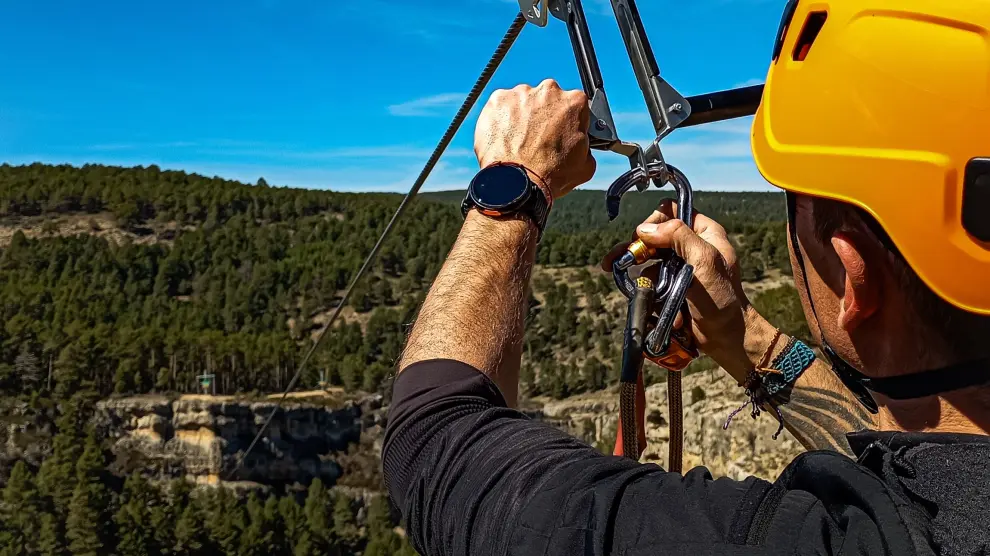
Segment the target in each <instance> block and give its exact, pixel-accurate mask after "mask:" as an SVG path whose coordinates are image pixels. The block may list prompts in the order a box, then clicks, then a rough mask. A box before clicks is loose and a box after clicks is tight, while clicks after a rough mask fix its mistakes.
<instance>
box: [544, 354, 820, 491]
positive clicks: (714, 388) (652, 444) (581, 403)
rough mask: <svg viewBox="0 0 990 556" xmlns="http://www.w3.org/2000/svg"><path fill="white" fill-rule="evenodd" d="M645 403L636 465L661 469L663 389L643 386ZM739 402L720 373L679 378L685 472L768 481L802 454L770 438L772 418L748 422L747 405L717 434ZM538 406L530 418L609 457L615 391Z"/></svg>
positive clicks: (738, 392) (785, 437) (790, 441)
mask: <svg viewBox="0 0 990 556" xmlns="http://www.w3.org/2000/svg"><path fill="white" fill-rule="evenodd" d="M646 399H647V423H646V429H647V430H646V433H647V449H646V451H645V452H644V453H643V457H642V458H641V461H644V462H653V463H657V464H659V465H661V466H663V467H665V468H666V467H667V449H668V440H669V432H668V429H667V423H668V419H669V415H668V413H667V385H666V384H655V385H653V386H651V387H649V388H647V390H646ZM744 401H746V398H745V395H744V392H743V390H742V388H740V387H739V386H737V385H736V382H735V380H733V379H732V378H730V377H729V376H728V375H727V374H726V373H724V372H722V371H713V372H710V373H708V372H706V373H698V374H694V375H690V376H686V377H684V380H683V404H684V470H685V471H686V470H689V469H691V468H693V467H696V466H699V465H701V466H705V467H707V468H708V469H709V471H710V472H711V473H712V475H713V476H715V477H723V476H724V477H730V478H733V479H743V478H745V477H747V476H750V475H756V476H758V477H762V478H765V479H769V480H772V479H775V478H776V477H777V475H778V474H779V473H780V472H781V471H782V470H783V469H784V467H785V466H786V465H787V464H788V463H790V461H791V460H792V459H793V458H794V457H795V456H797V455H798V454H800V453H801V452H802V451H803V448H802V446H801V444H800V443H798V441H797V440H796V439H795V438H794V437H793V436H791V434H790V433H789V432H787V431H786V430H785V431H784V432H782V433H781V435H780V436H779V437H778V438H777V440H773V438H772V435H773V433H774V432H775V431H776V430H777V420H776V419H775V418H774V417H773V416H772V415H768V414H766V413H764V414H762V415H761V416H760V417H759V418H758V419H756V420H755V421H754V420H753V419H751V418H750V412H749V408H748V407H747V408H746V409H744V410H743V411H741V412H740V413H739V414H738V415H737V416H736V417H735V419H733V421H732V424H731V425H730V426H729V428H728V430H722V425H723V423H725V419H726V417H727V416H728V415H729V414H730V413H731V412H732V411H733V410H734V409H736V408H737V407H739V406H740V405H741V404H742V403H743V402H744ZM540 402H541V403H542V404H543V405H542V409H537V410H535V411H533V410H531V411H530V412H529V413H530V414H531V415H532V416H534V417H536V418H538V419H542V420H545V421H547V422H549V423H551V424H554V425H555V426H558V427H560V428H561V429H563V430H565V431H567V432H569V433H570V434H572V435H574V436H577V437H578V438H581V439H582V440H584V441H585V442H588V443H589V444H592V445H596V446H598V447H599V448H600V449H603V450H607V451H608V452H609V453H611V449H612V443H613V442H614V438H615V430H616V428H617V424H618V420H619V396H618V392H617V391H613V390H610V391H604V392H596V393H592V394H585V395H581V396H574V397H571V398H568V399H565V400H560V401H546V400H540Z"/></svg>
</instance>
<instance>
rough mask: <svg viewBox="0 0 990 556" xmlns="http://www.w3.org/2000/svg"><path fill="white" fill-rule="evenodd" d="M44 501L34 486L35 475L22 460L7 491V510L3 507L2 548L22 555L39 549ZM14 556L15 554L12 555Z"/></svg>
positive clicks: (15, 469)
mask: <svg viewBox="0 0 990 556" xmlns="http://www.w3.org/2000/svg"><path fill="white" fill-rule="evenodd" d="M40 503H41V501H40V498H39V495H38V490H37V489H36V488H35V486H34V480H33V478H32V477H31V472H30V471H29V470H28V468H27V465H25V463H24V462H23V461H20V460H18V461H17V463H16V464H14V468H13V469H12V470H11V472H10V478H9V479H7V486H6V487H5V488H4V489H3V506H2V507H0V524H2V529H0V546H2V547H4V548H5V552H4V553H6V550H9V549H15V548H16V550H18V551H22V552H21V553H33V552H34V551H35V549H36V547H37V542H38V533H39V525H40V523H39V521H40V517H41V516H40ZM12 554H13V552H12Z"/></svg>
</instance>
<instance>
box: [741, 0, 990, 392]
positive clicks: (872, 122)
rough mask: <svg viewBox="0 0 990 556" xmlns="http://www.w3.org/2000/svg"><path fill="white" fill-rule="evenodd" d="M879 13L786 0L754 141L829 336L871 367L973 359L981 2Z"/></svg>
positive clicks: (986, 299)
mask: <svg viewBox="0 0 990 556" xmlns="http://www.w3.org/2000/svg"><path fill="white" fill-rule="evenodd" d="M890 8H891V3H890V1H889V0H815V1H811V0H789V1H788V3H787V6H786V8H785V11H784V17H783V18H782V19H781V25H780V29H779V32H778V33H777V36H776V43H775V45H774V49H773V56H772V60H771V64H770V70H769V72H768V74H767V80H766V86H765V88H764V93H763V98H762V101H761V104H760V108H759V110H758V111H757V113H756V118H755V120H754V122H753V133H752V147H753V154H754V157H755V159H756V164H757V167H758V168H759V170H760V173H761V174H762V175H763V177H764V178H766V180H767V181H768V182H770V183H772V184H774V185H776V186H778V187H780V188H782V189H784V190H786V191H788V192H790V193H791V194H794V195H798V196H800V202H799V203H798V204H799V206H798V207H797V211H796V213H797V217H798V225H799V227H800V228H802V229H801V230H799V231H800V233H799V237H800V238H801V242H802V243H806V245H802V247H803V248H804V250H805V251H806V256H807V258H808V262H809V264H808V265H807V266H808V273H809V284H810V285H811V286H812V297H813V299H814V301H815V308H816V309H817V312H818V316H819V317H820V320H821V321H822V322H821V325H822V326H821V328H822V330H823V331H824V335H825V336H826V339H827V340H828V341H829V343H830V344H833V347H834V348H835V349H836V351H839V352H840V355H842V356H844V357H846V358H847V359H848V361H849V362H850V363H852V364H853V365H854V366H856V367H858V368H860V369H861V370H864V371H876V372H880V373H882V374H887V373H893V372H902V371H895V369H893V368H891V369H883V368H882V365H881V363H886V364H887V365H894V364H895V361H896V362H902V361H903V363H904V364H903V365H901V366H910V367H915V368H914V369H910V370H918V367H922V368H923V367H930V366H932V365H933V364H946V363H949V362H952V361H947V359H952V360H955V359H957V358H964V357H967V356H972V355H983V354H984V353H985V352H986V348H984V347H983V346H982V345H981V343H982V342H983V337H986V335H985V334H986V331H987V325H986V320H987V318H990V287H987V282H988V279H990V220H988V219H987V218H986V217H985V215H986V207H987V206H988V204H990V134H987V133H986V132H985V130H986V129H987V127H988V126H990V95H988V94H987V88H986V83H985V82H983V81H980V80H976V81H974V80H973V79H972V77H971V76H972V75H986V74H987V70H988V68H990V58H988V57H987V52H988V51H990V3H988V2H986V1H983V0H957V1H955V2H936V1H929V0H917V1H914V0H912V1H908V2H900V3H897V9H896V10H892V9H890ZM933 44H939V45H941V48H939V49H933V48H932V47H931V45H933ZM947 60H950V61H951V63H947V62H946V61H947ZM827 199H832V200H831V201H830V200H827ZM881 227H882V229H881ZM884 231H886V234H885V233H884ZM887 234H889V236H890V238H892V240H893V241H890V240H888V239H887V238H886V237H885V236H886V235H887ZM894 245H896V249H895V248H894V247H893V246H894ZM798 270H799V268H798ZM799 289H803V288H799ZM976 315H984V316H983V317H981V316H976ZM812 330H813V331H815V330H816V327H815V326H814V323H812ZM981 336H982V337H981ZM897 342H900V344H899V345H897ZM987 343H990V342H987ZM904 370H909V369H904Z"/></svg>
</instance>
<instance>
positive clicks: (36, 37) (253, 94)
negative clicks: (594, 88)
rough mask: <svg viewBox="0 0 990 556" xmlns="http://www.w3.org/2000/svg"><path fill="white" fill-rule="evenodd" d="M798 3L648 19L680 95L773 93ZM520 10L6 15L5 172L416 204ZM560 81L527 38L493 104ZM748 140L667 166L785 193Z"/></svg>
mask: <svg viewBox="0 0 990 556" xmlns="http://www.w3.org/2000/svg"><path fill="white" fill-rule="evenodd" d="M585 4H586V5H585V9H586V11H587V12H588V16H589V24H590V26H591V32H592V35H593V37H594V39H595V43H596V47H597V50H598V56H599V61H600V64H601V66H602V71H603V74H604V78H605V88H606V91H607V92H608V96H609V100H610V101H611V104H612V109H613V112H614V113H615V116H616V125H617V127H618V128H619V133H620V135H621V136H623V137H624V138H626V139H631V140H639V141H643V142H646V141H648V140H650V139H651V129H652V128H651V126H650V123H649V119H648V116H647V114H646V110H645V106H644V104H643V100H642V97H641V95H640V93H639V89H638V87H637V86H636V83H635V79H634V77H633V74H632V70H631V69H630V66H629V60H628V57H627V56H626V53H625V51H624V49H623V48H622V44H621V40H620V38H619V33H618V30H617V27H616V24H615V21H614V18H613V16H612V13H611V7H610V4H609V3H608V0H585ZM782 4H783V0H689V1H687V2H683V1H681V2H674V1H671V0H662V1H661V0H640V1H639V8H640V12H641V15H642V17H643V20H644V24H645V26H646V29H647V32H648V34H649V35H650V38H651V42H652V43H653V47H654V48H655V50H656V53H657V58H658V62H659V64H660V68H661V71H662V73H663V76H664V77H665V78H666V79H667V80H668V81H670V82H671V83H672V84H673V85H674V86H675V87H677V88H678V89H679V90H680V91H681V93H683V94H685V95H691V94H697V93H702V92H707V91H711V90H717V89H722V88H727V87H732V86H737V85H741V84H745V83H755V82H760V81H762V79H763V77H764V76H765V74H766V69H767V65H768V61H769V57H770V50H771V47H772V42H773V35H774V32H775V30H776V26H777V22H778V20H779V16H780V11H781V9H782ZM516 10H517V8H516V2H515V0H463V1H460V2H451V1H450V0H359V1H349V0H323V1H308V0H238V1H236V2H235V1H227V0H170V1H168V2H164V1H160V2H159V1H152V0H128V1H123V0H99V1H95V2H81V1H78V0H77V1H69V0H60V1H52V0H0V52H2V53H3V54H2V55H0V72H2V75H3V85H2V86H0V161H2V162H9V163H12V164H22V163H30V162H34V161H43V162H51V163H63V162H64V163H71V164H83V163H86V162H98V163H105V164H120V165H127V166H134V165H148V164H158V165H159V166H161V167H163V168H172V169H182V170H187V171H193V172H198V173H202V174H206V175H211V176H212V175H220V176H223V177H227V178H233V179H239V180H244V181H250V182H254V181H255V180H257V178H258V177H260V176H264V177H265V178H266V179H267V180H268V181H269V182H270V183H272V184H273V185H275V184H277V185H291V186H299V187H316V188H330V189H333V190H340V191H366V190H378V191H402V190H405V189H407V188H408V186H409V185H410V183H411V181H412V180H413V179H414V177H415V176H416V174H417V173H418V171H419V169H420V168H421V167H422V164H423V163H424V162H425V160H426V158H427V157H428V156H429V153H430V151H431V150H432V147H433V144H434V143H435V142H436V141H437V140H438V139H439V137H440V135H441V134H442V133H443V131H444V129H446V126H447V124H448V123H449V119H450V117H451V116H452V115H453V113H454V111H455V110H456V108H457V106H458V105H459V104H460V102H461V101H462V100H463V97H464V94H465V93H466V91H467V90H468V89H469V88H470V86H471V84H472V83H473V82H474V79H475V78H476V77H477V73H478V71H479V70H480V69H481V67H482V66H483V65H484V63H485V62H486V61H487V59H488V57H489V56H490V54H491V51H492V49H493V48H494V47H495V45H496V44H497V42H498V40H499V39H500V38H501V36H502V33H503V32H504V30H505V28H506V27H507V26H508V24H509V22H510V21H511V19H512V17H513V16H514V14H515V12H516ZM674 10H676V11H677V13H676V15H674V16H671V14H672V13H673V12H674ZM547 77H552V78H555V79H557V80H558V81H560V82H561V84H562V86H564V87H566V88H579V87H580V81H579V80H578V77H577V72H576V69H575V65H574V60H573V56H572V54H571V50H570V45H569V42H568V40H567V34H566V31H565V29H564V28H563V24H562V23H561V22H559V21H557V20H553V19H551V22H550V25H549V26H548V27H546V28H542V29H541V28H537V27H534V26H529V27H527V28H526V29H524V30H523V33H522V36H521V37H520V39H519V41H518V42H517V43H516V45H515V46H514V47H513V49H512V51H511V52H510V53H509V56H508V57H507V59H506V61H505V62H504V64H503V66H502V68H501V69H500V71H499V73H498V74H496V76H495V78H494V80H493V82H492V85H491V86H490V88H489V89H493V88H508V87H512V86H514V85H516V84H518V83H521V82H525V83H529V84H532V85H535V84H537V83H539V82H540V81H541V80H543V79H545V78H547ZM487 95H488V93H486V95H485V97H484V98H487ZM479 108H480V107H479ZM477 113H478V109H476V110H475V111H474V113H473V115H472V118H471V119H469V121H468V122H466V123H465V126H464V127H463V129H462V131H461V133H460V134H459V135H458V137H457V138H456V139H455V140H454V143H453V144H452V145H451V148H450V150H449V151H448V154H447V155H445V156H444V158H443V159H442V161H441V164H440V165H439V166H438V168H437V170H436V172H435V173H434V176H433V177H432V178H431V179H430V181H429V182H428V183H427V189H429V190H441V189H453V188H463V187H464V186H465V185H466V183H467V181H468V180H469V179H470V177H471V176H472V175H473V173H474V172H475V171H476V161H475V160H474V157H473V153H472V150H471V146H472V137H473V131H474V122H475V117H476V116H477ZM749 125H750V120H749V119H746V120H740V121H734V122H726V123H722V124H715V125H712V126H707V127H705V128H696V129H685V130H680V131H677V132H675V133H674V134H673V135H672V136H671V137H670V138H668V139H667V140H666V141H665V142H664V144H665V146H666V148H665V150H664V152H665V155H666V158H667V159H668V161H670V162H671V163H673V164H675V165H678V166H679V167H681V168H682V169H683V170H685V172H686V173H687V174H688V176H689V177H691V178H692V181H693V182H694V183H695V185H696V186H697V187H698V188H700V189H712V190H713V189H717V190H740V189H747V190H754V189H756V190H760V189H769V188H770V187H769V186H768V185H766V183H765V182H764V180H763V179H762V178H761V177H760V176H759V173H758V172H757V171H756V168H755V166H754V164H753V162H752V157H751V154H750V149H749V139H748V132H749ZM598 160H599V172H598V175H597V176H596V178H595V180H594V181H593V182H592V183H591V184H589V185H590V187H604V186H606V185H607V184H608V182H609V181H610V180H611V179H612V178H614V177H615V176H617V175H618V174H619V173H621V172H622V171H624V170H625V169H626V163H625V162H624V160H622V159H621V158H619V157H617V156H616V155H612V154H607V153H602V154H598Z"/></svg>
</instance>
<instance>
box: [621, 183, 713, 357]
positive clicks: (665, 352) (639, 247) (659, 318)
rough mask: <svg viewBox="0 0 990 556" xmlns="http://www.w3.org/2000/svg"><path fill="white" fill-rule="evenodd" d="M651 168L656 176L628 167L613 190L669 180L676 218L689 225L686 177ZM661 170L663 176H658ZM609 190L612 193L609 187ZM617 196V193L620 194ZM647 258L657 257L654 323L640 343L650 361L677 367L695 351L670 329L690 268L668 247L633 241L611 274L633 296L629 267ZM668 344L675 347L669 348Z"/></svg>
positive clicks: (684, 294) (691, 208)
mask: <svg viewBox="0 0 990 556" xmlns="http://www.w3.org/2000/svg"><path fill="white" fill-rule="evenodd" d="M654 169H655V171H656V174H659V175H658V176H654V175H653V173H654V172H652V171H651V172H650V173H649V174H647V173H646V172H636V170H635V169H634V170H630V171H629V172H627V173H626V174H625V175H623V177H621V178H619V180H616V183H617V184H619V185H618V187H617V188H616V189H620V188H625V189H626V190H629V189H631V188H632V187H633V186H634V185H635V182H634V178H636V177H639V178H640V179H652V178H656V177H661V178H662V179H665V180H666V181H667V182H669V183H670V184H671V185H672V186H673V188H674V191H675V192H676V193H677V218H678V219H680V220H681V221H683V222H684V223H685V224H687V225H689V226H691V225H693V223H694V195H693V192H692V189H691V183H690V182H689V181H688V179H687V176H685V175H684V173H683V172H681V171H680V170H678V169H677V168H675V167H673V166H670V165H660V164H657V165H655V166H653V167H651V170H654ZM661 172H663V174H666V175H662V174H661ZM610 192H612V189H611V188H610ZM618 195H619V196H621V193H619V194H618ZM651 259H658V260H659V263H658V269H657V270H658V277H657V280H656V282H655V285H654V295H653V299H654V310H653V311H652V312H653V313H655V316H656V323H655V325H654V326H653V327H652V329H651V331H650V333H649V335H648V336H647V337H646V341H645V342H644V343H643V347H644V351H645V352H646V355H647V357H648V358H649V359H650V360H652V361H654V362H656V363H658V364H660V365H661V366H663V367H666V368H668V369H669V370H674V371H677V370H681V369H683V368H684V367H685V366H687V364H688V363H690V362H691V360H692V359H694V358H695V357H697V354H698V353H697V350H696V349H695V348H694V346H693V343H694V342H693V341H691V338H690V335H689V334H687V333H686V332H681V333H675V332H674V321H675V320H676V318H677V314H678V313H679V312H681V310H682V307H683V306H684V303H685V300H686V298H687V291H688V288H689V287H690V286H691V281H692V280H693V279H694V267H693V266H691V265H689V264H687V263H686V262H685V261H684V260H683V259H681V258H680V257H679V256H677V255H676V254H674V253H673V251H671V250H664V251H663V252H658V251H657V250H656V249H653V248H651V247H648V246H647V245H646V244H644V243H643V242H642V241H638V240H637V241H635V242H633V243H632V244H630V246H629V248H628V249H627V250H626V252H625V253H624V254H623V255H622V256H621V257H619V258H618V259H617V260H616V261H615V263H613V265H612V277H613V279H614V280H615V283H616V285H617V286H618V287H619V290H620V291H622V293H623V294H624V295H625V296H626V297H627V298H630V299H631V298H632V297H633V296H634V295H635V291H636V285H635V284H634V283H633V281H632V279H630V277H629V269H630V268H632V267H633V266H636V265H640V264H644V263H646V262H647V261H649V260H651ZM672 346H674V347H675V348H676V349H673V350H672V349H671V347H672Z"/></svg>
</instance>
